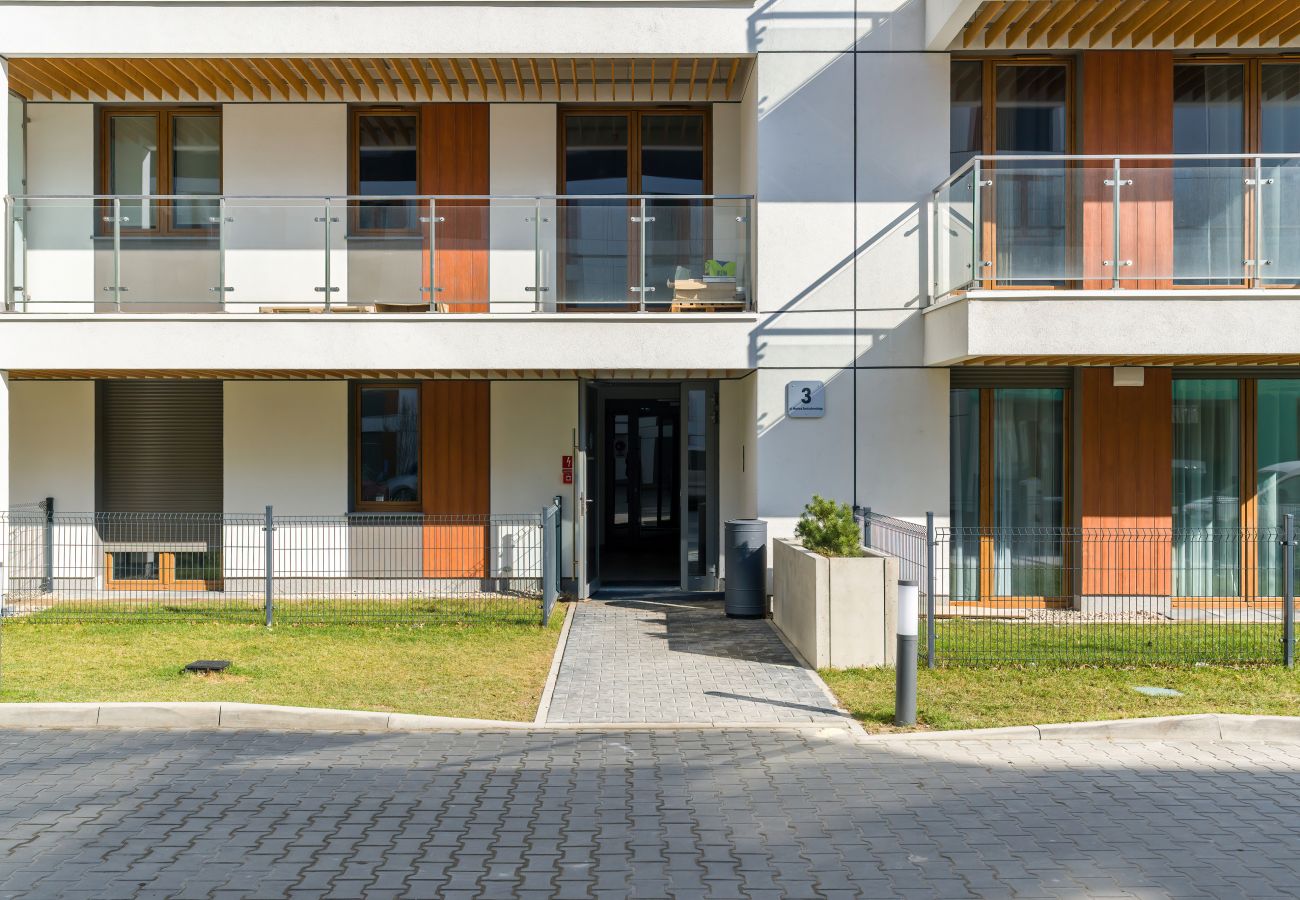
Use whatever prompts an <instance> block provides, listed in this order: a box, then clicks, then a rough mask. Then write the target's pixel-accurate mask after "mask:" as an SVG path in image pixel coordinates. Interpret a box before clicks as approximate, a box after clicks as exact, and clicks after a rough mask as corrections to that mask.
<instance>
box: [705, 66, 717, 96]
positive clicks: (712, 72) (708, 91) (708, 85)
mask: <svg viewBox="0 0 1300 900" xmlns="http://www.w3.org/2000/svg"><path fill="white" fill-rule="evenodd" d="M717 77H718V58H717V57H716V56H715V57H714V58H713V64H712V65H711V66H709V79H708V81H706V82H704V99H705V100H712V99H713V79H715V78H717Z"/></svg>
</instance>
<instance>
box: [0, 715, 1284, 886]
mask: <svg viewBox="0 0 1300 900" xmlns="http://www.w3.org/2000/svg"><path fill="white" fill-rule="evenodd" d="M855 740H856V739H855V738H854V737H853V736H852V734H851V733H850V732H848V731H846V730H845V729H825V730H822V731H819V732H816V731H812V730H808V731H803V732H793V731H784V732H782V731H771V730H769V731H743V730H735V731H730V730H725V731H724V730H700V731H677V732H670V731H659V732H654V731H641V732H635V731H631V732H626V733H624V732H619V733H609V734H602V733H595V732H549V733H548V732H535V733H517V732H516V733H482V734H473V733H461V734H430V735H415V734H407V735H398V734H384V735H355V734H354V735H337V734H335V735H329V734H315V735H303V734H275V733H259V732H236V731H225V732H138V731H117V732H114V731H82V732H76V731H44V732H40V731H32V732H16V731H10V732H0V784H2V785H3V791H2V792H0V896H4V897H15V896H23V897H29V896H30V897H55V896H57V897H75V896H85V897H95V898H112V897H126V896H144V897H155V896H156V897H200V896H218V897H231V898H234V897H282V896H304V897H307V896H319V895H331V896H339V897H355V896H360V895H367V896H375V897H379V896H393V897H396V896H402V897H412V898H414V897H434V896H439V897H448V898H454V897H461V896H465V897H468V896H483V897H532V896H536V897H550V896H558V897H590V896H611V897H624V896H637V897H665V896H679V897H697V896H700V897H704V896H707V897H735V896H752V897H773V898H775V897H810V896H830V897H834V896H845V897H848V896H868V897H909V896H910V897H918V898H922V897H923V898H934V897H969V896H983V897H1008V896H1017V897H1072V898H1077V897H1144V898H1156V897H1178V898H1190V897H1250V898H1261V897H1284V896H1295V895H1296V893H1297V886H1298V885H1300V777H1298V776H1300V772H1298V771H1297V770H1298V769H1300V762H1298V761H1297V759H1298V757H1297V754H1296V753H1295V748H1294V747H1286V746H1268V745H1255V746H1250V745H1242V744H1236V745H1229V744H1220V745H1192V744H1175V743H1169V744H1157V743H1150V744H1124V743H1115V744H1105V743H1097V744H1092V743H1052V742H1041V743H1039V742H1035V743H1023V744H1021V743H1017V744H1009V743H1001V744H1000V743H974V742H972V743H961V744H940V743H933V744H928V745H920V744H912V745H910V749H909V748H908V747H904V746H902V745H899V744H880V743H876V744H871V745H858V744H855V743H854V741H855Z"/></svg>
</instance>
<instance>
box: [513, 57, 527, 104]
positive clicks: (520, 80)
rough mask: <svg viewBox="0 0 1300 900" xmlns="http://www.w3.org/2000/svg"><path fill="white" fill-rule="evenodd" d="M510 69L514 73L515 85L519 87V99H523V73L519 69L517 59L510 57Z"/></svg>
mask: <svg viewBox="0 0 1300 900" xmlns="http://www.w3.org/2000/svg"><path fill="white" fill-rule="evenodd" d="M510 69H511V71H513V72H514V73H515V87H516V88H518V89H519V99H520V100H523V99H524V74H523V72H521V71H520V70H519V60H517V59H515V58H514V57H511V58H510Z"/></svg>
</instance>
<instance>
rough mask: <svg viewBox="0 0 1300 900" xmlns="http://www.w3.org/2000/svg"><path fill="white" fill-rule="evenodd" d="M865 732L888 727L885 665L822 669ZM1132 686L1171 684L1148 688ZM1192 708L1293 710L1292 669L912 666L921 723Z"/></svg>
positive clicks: (889, 684) (1001, 722)
mask: <svg viewBox="0 0 1300 900" xmlns="http://www.w3.org/2000/svg"><path fill="white" fill-rule="evenodd" d="M820 675H821V676H822V678H823V679H824V680H825V681H826V683H827V684H828V685H829V686H830V688H831V690H832V691H833V692H834V693H835V696H836V697H837V698H838V699H839V701H840V704H841V705H842V706H843V707H844V708H845V709H846V710H848V711H849V712H850V713H851V714H852V715H853V717H854V718H855V719H857V720H858V721H860V722H861V723H862V724H863V726H864V727H865V728H866V729H867V730H868V731H873V732H874V731H895V730H900V729H896V728H894V726H893V724H892V723H893V718H894V670H893V669H883V668H882V669H823V670H821V671H820ZM1135 687H1161V688H1172V689H1174V690H1176V691H1179V692H1180V693H1181V694H1182V696H1178V697H1149V696H1145V695H1143V694H1141V693H1139V692H1137V691H1135V690H1134V688H1135ZM1192 713H1239V714H1246V715H1283V716H1295V715H1300V670H1287V669H1285V668H1283V667H1281V666H1242V667H1231V666H1123V667H1106V668H1081V667H1071V668H1066V667H1052V666H1000V667H982V668H975V667H952V668H939V669H926V668H925V667H924V666H922V667H921V668H920V670H919V671H918V684H917V722H918V727H919V728H921V729H931V730H943V731H946V730H950V729H960V728H999V727H1003V726H1008V725H1043V724H1048V723H1051V722H1086V721H1101V720H1105V719H1127V718H1141V717H1147V716H1174V715H1187V714H1192Z"/></svg>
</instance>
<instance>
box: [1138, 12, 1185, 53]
mask: <svg viewBox="0 0 1300 900" xmlns="http://www.w3.org/2000/svg"><path fill="white" fill-rule="evenodd" d="M1178 8H1179V6H1178V3H1177V2H1174V3H1162V4H1159V5H1158V6H1153V9H1152V10H1151V14H1150V15H1149V16H1147V17H1146V18H1145V19H1143V21H1142V22H1141V23H1140V24H1139V25H1138V26H1137V27H1136V28H1134V29H1133V34H1132V39H1133V46H1134V47H1136V46H1137V45H1138V44H1141V43H1143V42H1145V41H1147V40H1149V39H1150V38H1151V37H1152V35H1154V34H1155V32H1156V29H1157V28H1159V27H1160V26H1161V24H1162V23H1164V22H1167V21H1168V20H1169V18H1170V17H1171V16H1172V14H1173V13H1174V12H1175V11H1176V10H1177V9H1178Z"/></svg>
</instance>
